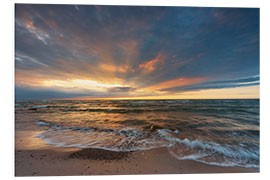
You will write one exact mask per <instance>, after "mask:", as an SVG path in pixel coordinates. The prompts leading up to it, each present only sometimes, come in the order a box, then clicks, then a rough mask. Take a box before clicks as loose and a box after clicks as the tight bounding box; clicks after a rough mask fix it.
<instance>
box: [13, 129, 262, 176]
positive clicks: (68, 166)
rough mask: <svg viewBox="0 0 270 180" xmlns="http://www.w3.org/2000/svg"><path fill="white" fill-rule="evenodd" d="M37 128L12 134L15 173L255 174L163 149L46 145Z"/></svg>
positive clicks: (249, 169) (28, 174) (20, 174)
mask: <svg viewBox="0 0 270 180" xmlns="http://www.w3.org/2000/svg"><path fill="white" fill-rule="evenodd" d="M39 133H41V132H39V131H17V132H16V134H15V176H76V175H137V174H195V173H258V172H259V169H258V168H242V167H221V166H215V165H207V164H203V163H200V162H196V161H193V160H178V159H176V158H175V157H173V156H172V155H171V154H170V153H169V152H168V151H167V148H156V149H151V150H140V151H133V152H114V151H108V150H102V149H91V148H88V149H81V148H63V147H55V146H51V145H47V144H46V143H45V142H44V141H43V140H42V139H40V138H36V137H35V136H36V135H37V134H39Z"/></svg>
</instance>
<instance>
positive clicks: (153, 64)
mask: <svg viewBox="0 0 270 180" xmlns="http://www.w3.org/2000/svg"><path fill="white" fill-rule="evenodd" d="M164 60H165V57H164V56H163V55H162V54H161V53H159V54H158V55H157V57H156V58H155V59H152V60H150V61H147V62H145V63H142V64H140V65H139V67H140V68H144V69H146V70H147V71H154V70H156V69H157V66H158V65H163V64H164Z"/></svg>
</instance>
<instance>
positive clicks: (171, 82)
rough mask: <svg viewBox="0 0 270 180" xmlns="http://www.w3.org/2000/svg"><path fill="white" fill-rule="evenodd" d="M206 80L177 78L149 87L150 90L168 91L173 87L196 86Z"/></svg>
mask: <svg viewBox="0 0 270 180" xmlns="http://www.w3.org/2000/svg"><path fill="white" fill-rule="evenodd" d="M204 80H205V78H185V77H183V78H177V79H173V80H169V81H164V82H161V83H158V84H155V85H152V86H149V87H147V88H146V89H148V90H160V89H167V88H172V87H178V86H185V85H191V84H196V83H199V82H202V81H204Z"/></svg>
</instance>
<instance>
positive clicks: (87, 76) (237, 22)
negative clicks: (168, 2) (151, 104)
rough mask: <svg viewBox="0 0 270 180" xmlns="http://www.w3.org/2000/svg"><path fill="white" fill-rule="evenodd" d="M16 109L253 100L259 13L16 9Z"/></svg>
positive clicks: (51, 7) (180, 9)
mask: <svg viewBox="0 0 270 180" xmlns="http://www.w3.org/2000/svg"><path fill="white" fill-rule="evenodd" d="M14 59H15V99H60V98H65V99H67V98H75V99H76V98H116V99H208V98H210V99H212V98H213V99H220V98H222V99H235V98H259V81H260V75H259V74H260V72H259V66H260V63H259V9H258V8H206V7H161V6H160V7H157V6H156V7H154V6H152V7H151V6H92V5H29V4H16V5H15V58H14Z"/></svg>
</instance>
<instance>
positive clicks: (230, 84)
mask: <svg viewBox="0 0 270 180" xmlns="http://www.w3.org/2000/svg"><path fill="white" fill-rule="evenodd" d="M259 80H260V77H259V75H256V76H251V77H245V78H239V79H230V80H219V81H209V82H203V83H198V84H194V85H186V86H180V87H175V88H167V89H162V90H163V91H172V92H175V91H176V92H181V91H194V90H202V89H223V88H236V87H245V86H256V85H259V84H260V83H259Z"/></svg>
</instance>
